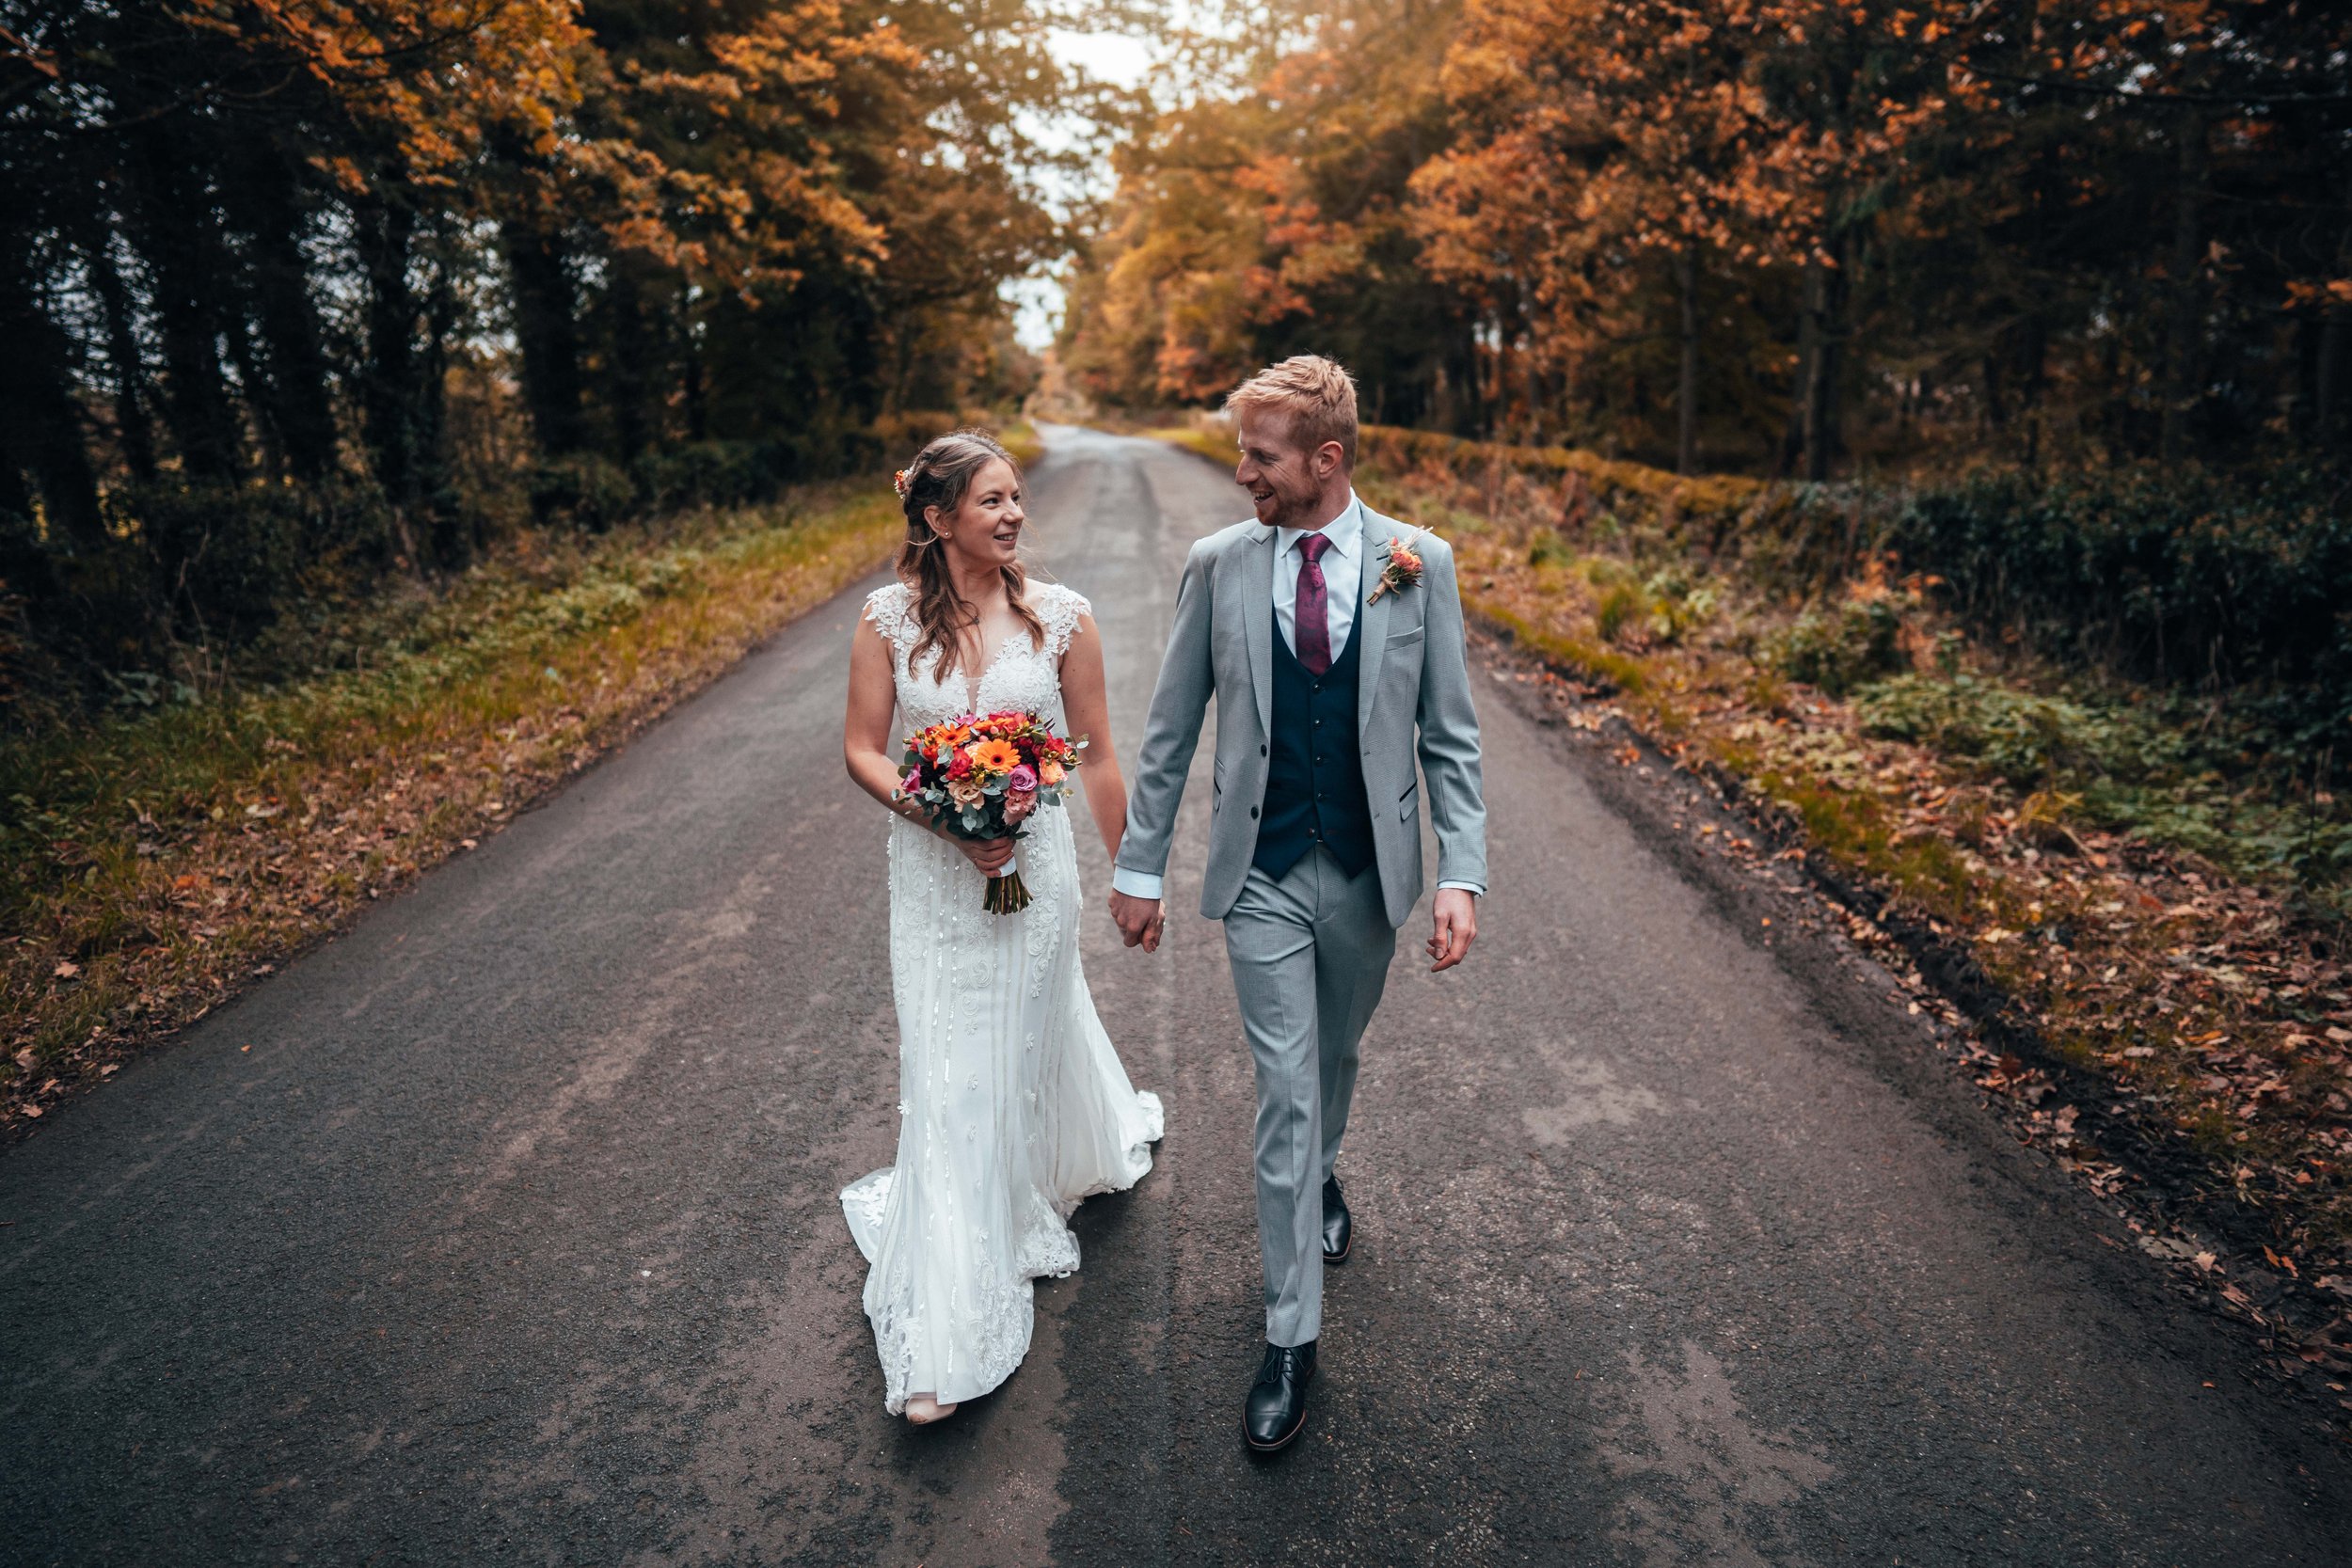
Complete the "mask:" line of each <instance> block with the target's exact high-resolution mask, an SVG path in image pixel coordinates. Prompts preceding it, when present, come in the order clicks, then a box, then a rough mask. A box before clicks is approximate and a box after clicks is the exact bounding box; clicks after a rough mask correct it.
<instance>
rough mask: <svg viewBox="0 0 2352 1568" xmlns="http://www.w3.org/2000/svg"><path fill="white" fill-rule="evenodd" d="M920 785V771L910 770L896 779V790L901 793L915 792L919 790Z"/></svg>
mask: <svg viewBox="0 0 2352 1568" xmlns="http://www.w3.org/2000/svg"><path fill="white" fill-rule="evenodd" d="M922 787H923V775H922V774H920V773H914V772H910V773H909V774H907V776H906V777H905V778H903V779H900V780H899V781H898V792H899V793H900V794H902V795H914V794H916V793H918V792H920V791H921V789H922Z"/></svg>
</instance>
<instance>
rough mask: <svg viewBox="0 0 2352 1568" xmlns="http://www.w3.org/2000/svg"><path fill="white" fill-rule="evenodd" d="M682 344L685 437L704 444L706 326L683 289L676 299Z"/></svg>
mask: <svg viewBox="0 0 2352 1568" xmlns="http://www.w3.org/2000/svg"><path fill="white" fill-rule="evenodd" d="M677 318H678V324H679V336H680V338H681V339H682V341H681V342H680V343H679V345H678V346H679V349H680V351H681V352H680V355H679V357H680V359H681V360H682V365H681V367H680V368H681V372H682V385H681V386H680V388H679V390H680V393H681V396H682V401H683V402H684V404H685V405H686V407H685V414H686V438H687V439H688V440H690V441H703V440H707V439H708V438H709V421H710V415H709V409H708V406H707V397H706V395H705V390H704V383H703V324H702V323H701V322H699V321H697V320H696V319H695V316H694V301H693V296H692V293H691V291H690V290H688V289H681V290H680V291H679V293H678V299H677Z"/></svg>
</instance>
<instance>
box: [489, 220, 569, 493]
mask: <svg viewBox="0 0 2352 1568" xmlns="http://www.w3.org/2000/svg"><path fill="white" fill-rule="evenodd" d="M501 235H502V238H503V240H504V242H505V247H506V266H507V271H508V272H509V273H510V274H511V275H512V277H513V279H514V285H515V343H516V348H517V349H518V350H519V351H520V353H521V360H522V384H523V403H524V404H525V405H526V406H528V407H529V408H530V410H531V424H532V430H533V431H534V432H535V433H536V434H537V435H538V437H539V447H540V450H541V451H545V452H547V453H548V455H550V456H555V455H560V454H562V453H564V452H572V451H580V449H581V448H582V447H584V446H586V445H587V444H588V431H587V421H586V420H584V419H583V418H582V417H581V406H580V324H579V320H578V318H577V315H576V313H575V310H576V305H575V301H574V298H573V293H574V291H573V288H572V279H571V273H570V270H569V268H568V267H566V265H565V264H564V262H565V257H564V245H563V241H562V239H561V237H560V236H558V235H556V234H554V233H552V232H550V231H548V230H544V229H541V228H538V227H535V226H533V225H532V224H530V223H527V222H525V221H523V220H521V219H510V220H509V221H508V222H507V223H506V224H505V225H503V226H502V229H501Z"/></svg>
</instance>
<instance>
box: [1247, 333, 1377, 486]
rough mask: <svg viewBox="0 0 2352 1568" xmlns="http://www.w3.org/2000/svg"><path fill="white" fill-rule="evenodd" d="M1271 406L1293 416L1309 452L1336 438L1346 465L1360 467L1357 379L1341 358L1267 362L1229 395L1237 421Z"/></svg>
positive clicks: (1298, 356)
mask: <svg viewBox="0 0 2352 1568" xmlns="http://www.w3.org/2000/svg"><path fill="white" fill-rule="evenodd" d="M1271 410H1279V411H1280V412H1282V413H1284V414H1286V415H1288V416H1289V417H1290V421H1291V434H1292V435H1294V436H1297V437H1298V438H1299V439H1300V440H1302V441H1304V442H1306V443H1307V450H1308V451H1314V450H1315V449H1316V448H1317V447H1319V446H1321V445H1323V443H1324V442H1326V441H1337V442H1338V443H1339V444H1340V453H1341V456H1342V457H1343V460H1344V461H1345V462H1346V464H1347V466H1348V467H1350V468H1353V467H1356V378H1355V377H1354V376H1352V375H1350V374H1348V373H1347V372H1346V371H1345V370H1343V369H1342V368H1341V367H1340V365H1339V364H1338V362H1337V361H1335V360H1330V359H1326V358H1325V357H1324V356H1322V355H1320V354H1295V355H1293V356H1291V357H1289V358H1288V359H1285V360H1283V361H1282V362H1281V363H1280V364H1279V365H1268V366H1267V367H1266V368H1265V369H1264V370H1262V371H1260V372H1258V373H1257V374H1255V375H1253V376H1251V377H1250V378H1249V379H1248V380H1247V381H1245V382H1243V383H1242V384H1241V385H1240V386H1238V387H1236V388H1233V389H1232V392H1230V393H1228V394H1227V396H1226V399H1225V411H1226V412H1227V413H1228V414H1230V415H1232V417H1233V418H1234V419H1235V420H1239V419H1240V418H1241V416H1243V415H1244V414H1251V413H1259V412H1264V411H1271Z"/></svg>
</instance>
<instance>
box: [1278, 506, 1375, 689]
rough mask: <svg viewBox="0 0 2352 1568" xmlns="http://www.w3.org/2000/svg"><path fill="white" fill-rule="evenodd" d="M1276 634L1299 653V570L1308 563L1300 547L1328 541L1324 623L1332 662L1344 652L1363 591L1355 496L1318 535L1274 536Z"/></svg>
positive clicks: (1300, 531) (1288, 532)
mask: <svg viewBox="0 0 2352 1568" xmlns="http://www.w3.org/2000/svg"><path fill="white" fill-rule="evenodd" d="M1274 532H1275V538H1276V543H1275V546H1274V629H1275V630H1277V631H1279V632H1280V633H1281V634H1282V645H1283V646H1284V647H1286V648H1288V649H1290V651H1291V652H1292V654H1293V655H1295V654H1296V653H1297V652H1298V569H1299V568H1300V567H1301V566H1304V565H1305V564H1306V563H1307V557H1306V554H1305V552H1303V551H1302V550H1300V549H1299V547H1298V543H1299V541H1300V540H1302V539H1304V538H1306V537H1307V535H1308V534H1310V533H1320V534H1322V535H1323V536H1324V537H1325V538H1326V539H1328V540H1330V541H1331V547H1330V548H1329V549H1327V550H1326V551H1324V552H1323V560H1322V562H1321V565H1322V567H1323V621H1324V625H1325V626H1327V628H1328V629H1329V631H1330V633H1331V643H1330V647H1331V657H1333V658H1334V659H1337V658H1338V657H1340V655H1342V654H1343V653H1345V652H1347V634H1348V631H1349V630H1350V628H1352V627H1353V626H1355V625H1356V606H1357V604H1358V603H1359V601H1360V599H1361V598H1362V590H1363V586H1364V507H1363V503H1362V502H1361V501H1359V500H1358V499H1356V492H1355V491H1353V490H1350V491H1349V492H1348V493H1347V505H1346V506H1345V507H1344V508H1343V509H1342V510H1341V512H1340V515H1338V516H1336V517H1334V518H1332V519H1331V520H1330V521H1329V522H1327V523H1326V524H1324V525H1323V526H1322V527H1321V528H1318V529H1304V528H1278V529H1276V530H1275V531H1274Z"/></svg>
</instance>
